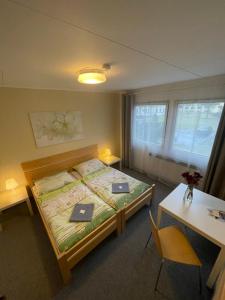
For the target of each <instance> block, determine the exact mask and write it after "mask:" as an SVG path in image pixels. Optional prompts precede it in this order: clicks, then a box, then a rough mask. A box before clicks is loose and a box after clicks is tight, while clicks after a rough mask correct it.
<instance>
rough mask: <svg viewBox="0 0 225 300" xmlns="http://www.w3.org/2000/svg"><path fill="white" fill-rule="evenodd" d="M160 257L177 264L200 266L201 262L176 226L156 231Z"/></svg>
mask: <svg viewBox="0 0 225 300" xmlns="http://www.w3.org/2000/svg"><path fill="white" fill-rule="evenodd" d="M158 234H159V239H160V244H161V249H162V256H163V257H164V258H166V259H168V260H172V261H175V262H178V263H183V264H188V265H194V266H201V265H202V264H201V262H200V260H199V258H198V256H197V254H196V253H195V251H194V249H193V248H192V246H191V244H190V243H189V241H188V240H187V238H186V237H185V235H184V234H183V233H182V231H181V230H180V229H179V228H178V227H176V226H168V227H165V228H162V229H159V230H158Z"/></svg>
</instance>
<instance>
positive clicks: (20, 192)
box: [0, 186, 28, 211]
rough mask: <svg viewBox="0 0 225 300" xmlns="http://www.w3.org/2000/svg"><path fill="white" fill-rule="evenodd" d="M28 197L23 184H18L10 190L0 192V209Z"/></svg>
mask: <svg viewBox="0 0 225 300" xmlns="http://www.w3.org/2000/svg"><path fill="white" fill-rule="evenodd" d="M27 198H28V195H27V190H26V187H25V186H20V187H18V188H16V189H15V190H12V191H5V192H1V193H0V211H3V210H5V209H7V208H9V207H11V206H14V205H16V204H19V203H21V202H23V201H25V200H26V199H27Z"/></svg>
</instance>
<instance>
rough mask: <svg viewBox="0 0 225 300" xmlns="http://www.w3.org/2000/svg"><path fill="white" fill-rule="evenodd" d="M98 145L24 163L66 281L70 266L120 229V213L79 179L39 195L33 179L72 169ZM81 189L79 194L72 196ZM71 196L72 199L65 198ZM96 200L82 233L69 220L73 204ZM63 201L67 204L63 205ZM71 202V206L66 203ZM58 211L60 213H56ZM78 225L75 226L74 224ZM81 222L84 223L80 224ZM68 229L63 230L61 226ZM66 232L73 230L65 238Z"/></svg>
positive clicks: (95, 155)
mask: <svg viewBox="0 0 225 300" xmlns="http://www.w3.org/2000/svg"><path fill="white" fill-rule="evenodd" d="M97 154H98V153H97V145H92V146H89V147H86V148H82V149H79V150H74V151H70V152H66V153H62V154H57V155H53V156H50V157H45V158H41V159H38V160H33V161H29V162H24V163H22V164H21V166H22V168H23V170H24V174H25V177H26V179H27V182H28V184H29V187H30V191H31V192H32V195H33V197H34V199H35V202H36V205H37V208H38V211H39V214H40V216H41V219H42V221H43V224H44V227H45V229H46V232H47V235H48V237H49V240H50V242H51V245H52V248H53V250H54V252H55V255H56V258H57V261H58V264H59V268H60V271H61V274H62V278H63V281H64V283H67V282H69V280H70V279H71V269H72V268H73V267H74V266H75V265H76V264H77V263H78V262H79V261H80V260H81V259H82V258H83V257H85V256H86V255H87V254H88V253H89V252H90V251H91V250H92V249H94V248H95V247H96V246H97V245H98V244H99V243H100V242H101V241H103V240H104V239H105V238H106V237H107V236H109V235H110V234H111V233H113V232H114V231H116V232H117V234H119V233H120V232H121V214H120V212H115V211H114V210H113V209H112V208H111V207H110V206H108V205H107V204H106V203H105V202H104V201H102V200H101V199H100V198H99V197H98V196H97V195H96V194H94V193H93V192H92V191H90V190H89V189H88V187H87V186H85V185H84V184H83V183H82V182H81V181H80V180H75V181H74V183H70V184H68V185H66V187H63V188H62V189H57V190H54V191H52V192H49V193H46V194H44V195H42V196H39V195H37V192H36V190H35V186H34V181H35V180H39V179H41V178H43V177H46V176H51V175H54V174H55V173H57V172H61V171H64V170H70V169H71V168H72V166H73V165H74V164H77V163H80V162H83V161H86V160H88V159H92V158H94V157H97ZM78 191H80V194H79V196H78V194H77V197H72V200H71V195H72V194H73V195H75V194H76V193H77V192H78ZM69 198H70V203H68V204H65V202H66V201H65V200H66V199H69ZM78 198H79V199H81V201H83V202H85V201H88V202H90V201H91V202H94V203H95V204H97V206H96V205H95V212H94V219H93V222H92V224H90V225H89V226H86V227H85V228H83V229H84V231H82V234H78V231H79V229H81V228H78V229H77V230H76V229H75V227H76V226H75V224H73V225H72V224H70V223H69V222H68V216H69V214H70V212H71V206H72V205H73V203H75V202H76V201H77V200H78ZM61 205H64V207H60V206H61ZM66 205H68V207H67V206H66ZM57 213H58V216H56V215H55V214H57ZM73 226H75V227H74V228H72V227H73ZM80 226H84V224H83V225H81V224H80ZM63 227H64V229H65V230H66V231H64V232H62V229H63ZM65 234H66V235H68V234H71V235H70V238H69V239H67V238H65Z"/></svg>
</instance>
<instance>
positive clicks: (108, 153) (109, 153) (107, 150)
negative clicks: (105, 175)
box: [104, 148, 112, 157]
mask: <svg viewBox="0 0 225 300" xmlns="http://www.w3.org/2000/svg"><path fill="white" fill-rule="evenodd" d="M111 155H112V153H111V150H110V149H109V148H106V149H105V151H104V156H105V157H109V156H111Z"/></svg>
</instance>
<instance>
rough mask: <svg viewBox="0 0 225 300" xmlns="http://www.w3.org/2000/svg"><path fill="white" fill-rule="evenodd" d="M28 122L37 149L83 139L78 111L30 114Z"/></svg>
mask: <svg viewBox="0 0 225 300" xmlns="http://www.w3.org/2000/svg"><path fill="white" fill-rule="evenodd" d="M30 120H31V124H32V128H33V132H34V137H35V141H36V145H37V147H45V146H49V145H54V144H60V143H65V142H69V141H73V140H79V139H82V138H84V134H83V126H82V115H81V112H80V111H68V112H32V113H30Z"/></svg>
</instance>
